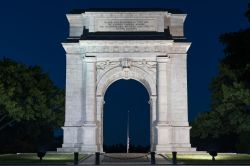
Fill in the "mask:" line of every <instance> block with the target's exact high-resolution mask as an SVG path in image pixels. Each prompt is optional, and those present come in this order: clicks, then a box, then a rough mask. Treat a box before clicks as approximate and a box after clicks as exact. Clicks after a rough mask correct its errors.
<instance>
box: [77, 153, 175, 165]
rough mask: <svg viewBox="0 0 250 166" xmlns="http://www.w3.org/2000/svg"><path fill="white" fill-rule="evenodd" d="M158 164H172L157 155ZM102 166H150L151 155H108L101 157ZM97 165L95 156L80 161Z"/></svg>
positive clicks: (83, 163) (84, 163)
mask: <svg viewBox="0 0 250 166" xmlns="http://www.w3.org/2000/svg"><path fill="white" fill-rule="evenodd" d="M155 158H156V164H171V161H169V160H168V159H167V158H166V157H164V156H163V155H156V156H155ZM100 162H101V165H134V164H136V165H150V164H151V159H150V155H149V154H147V153H106V154H102V155H101V156H100ZM94 163H95V156H94V155H90V156H89V157H88V158H87V159H86V160H83V161H80V165H89V164H94Z"/></svg>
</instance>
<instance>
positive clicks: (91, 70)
mask: <svg viewBox="0 0 250 166" xmlns="http://www.w3.org/2000/svg"><path fill="white" fill-rule="evenodd" d="M85 60H86V67H87V69H86V70H87V71H86V88H85V90H86V109H85V110H86V113H85V120H84V123H85V124H95V121H96V115H95V111H96V58H95V57H85Z"/></svg>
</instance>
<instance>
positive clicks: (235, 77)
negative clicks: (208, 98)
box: [191, 5, 250, 152]
mask: <svg viewBox="0 0 250 166" xmlns="http://www.w3.org/2000/svg"><path fill="white" fill-rule="evenodd" d="M246 16H247V17H248V19H249V21H250V5H249V9H248V11H247V12H246ZM220 41H221V42H222V43H223V44H224V46H225V49H224V53H225V57H224V58H223V59H222V60H221V61H220V66H219V73H218V75H217V76H216V77H215V78H214V79H213V81H212V83H211V91H212V103H211V109H212V111H211V112H206V113H202V114H201V115H200V116H198V118H196V119H195V120H194V122H193V129H192V132H191V133H192V137H193V138H194V139H193V140H196V144H197V146H199V145H198V144H199V143H201V142H202V141H203V142H217V143H218V142H219V143H220V147H217V148H219V149H220V150H224V151H225V150H237V151H240V152H244V151H247V150H249V149H250V143H249V141H246V140H250V28H247V29H245V30H240V31H238V32H231V33H225V34H223V35H221V36H220ZM205 140H206V141H205ZM215 140H216V141H215ZM199 141H200V142H199ZM226 147H227V148H228V147H230V148H231V149H227V148H226Z"/></svg>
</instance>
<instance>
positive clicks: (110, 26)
mask: <svg viewBox="0 0 250 166" xmlns="http://www.w3.org/2000/svg"><path fill="white" fill-rule="evenodd" d="M95 24H96V26H95V27H96V29H95V30H96V31H99V32H104V31H106V32H124V31H125V32H134V31H136V32H137V31H156V30H157V24H156V20H155V19H96V22H95Z"/></svg>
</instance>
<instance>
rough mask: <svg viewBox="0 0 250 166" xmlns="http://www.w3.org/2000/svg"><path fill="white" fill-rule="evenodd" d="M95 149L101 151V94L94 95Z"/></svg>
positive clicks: (102, 102)
mask: <svg viewBox="0 0 250 166" xmlns="http://www.w3.org/2000/svg"><path fill="white" fill-rule="evenodd" d="M96 103H97V104H96V114H97V115H96V120H97V149H98V151H99V152H103V129H102V126H103V104H104V100H103V96H96Z"/></svg>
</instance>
